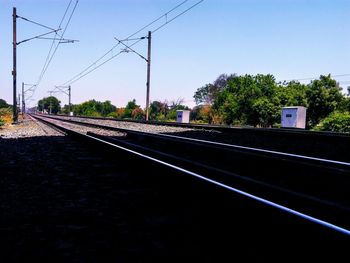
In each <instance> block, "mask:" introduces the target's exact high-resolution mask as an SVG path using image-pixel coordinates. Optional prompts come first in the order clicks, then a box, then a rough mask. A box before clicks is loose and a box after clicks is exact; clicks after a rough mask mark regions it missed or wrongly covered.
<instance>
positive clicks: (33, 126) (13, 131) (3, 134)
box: [0, 116, 63, 139]
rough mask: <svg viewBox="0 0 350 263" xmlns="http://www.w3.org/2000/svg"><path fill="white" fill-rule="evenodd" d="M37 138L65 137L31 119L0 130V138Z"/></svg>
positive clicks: (26, 118)
mask: <svg viewBox="0 0 350 263" xmlns="http://www.w3.org/2000/svg"><path fill="white" fill-rule="evenodd" d="M37 136H63V135H62V133H60V132H58V131H56V130H54V129H52V128H50V127H48V126H46V125H43V124H41V123H39V122H37V121H35V120H33V119H32V118H30V117H28V116H27V117H25V118H24V119H20V121H19V122H18V124H12V125H9V126H6V127H4V128H0V138H4V139H15V138H29V137H37Z"/></svg>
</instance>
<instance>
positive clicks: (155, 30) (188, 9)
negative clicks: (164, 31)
mask: <svg viewBox="0 0 350 263" xmlns="http://www.w3.org/2000/svg"><path fill="white" fill-rule="evenodd" d="M203 1H204V0H200V1H198V2H197V3H195V4H194V5H192V6H191V7H189V8H187V9H186V10H184V11H183V12H181V13H180V14H178V15H177V16H175V17H173V18H172V19H170V20H169V21H168V20H167V21H166V22H165V23H164V24H163V25H161V26H159V27H157V28H156V29H154V30H153V31H152V34H153V33H155V32H157V31H158V30H159V29H161V28H163V27H164V26H166V25H167V24H169V23H171V22H172V21H174V20H175V19H176V18H178V17H179V16H182V15H183V14H185V13H187V12H188V11H190V10H191V9H193V8H195V7H196V6H197V5H199V4H200V3H202V2H203Z"/></svg>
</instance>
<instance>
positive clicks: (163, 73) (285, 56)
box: [0, 0, 350, 107]
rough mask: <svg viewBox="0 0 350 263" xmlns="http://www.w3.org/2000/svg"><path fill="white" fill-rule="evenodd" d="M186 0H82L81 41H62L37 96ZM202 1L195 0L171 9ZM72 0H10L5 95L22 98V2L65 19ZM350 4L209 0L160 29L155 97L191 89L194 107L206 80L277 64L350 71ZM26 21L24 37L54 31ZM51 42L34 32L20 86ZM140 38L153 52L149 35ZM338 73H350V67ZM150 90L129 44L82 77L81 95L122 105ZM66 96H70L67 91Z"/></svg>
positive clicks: (72, 32)
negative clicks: (14, 25) (14, 24)
mask: <svg viewBox="0 0 350 263" xmlns="http://www.w3.org/2000/svg"><path fill="white" fill-rule="evenodd" d="M182 1H183V0H99V1H97V0H80V1H79V3H78V5H77V8H76V11H75V13H74V15H73V17H72V20H71V22H70V24H69V26H68V28H67V31H66V33H65V37H67V38H71V39H78V40H79V42H77V43H74V44H61V45H59V47H58V49H57V52H56V54H55V56H54V57H53V59H52V61H51V63H50V65H49V67H48V69H47V71H46V73H45V75H44V77H43V79H42V81H41V82H40V85H39V87H38V88H37V90H36V91H35V95H34V97H33V98H34V100H33V101H31V102H30V104H31V105H32V106H33V105H34V104H35V103H36V101H37V100H39V99H41V98H42V97H44V96H48V95H49V93H48V91H49V90H52V89H53V88H54V86H55V85H61V84H63V83H65V82H66V81H68V80H69V79H71V78H72V77H73V76H74V75H76V74H78V73H80V72H81V71H82V70H83V69H84V68H86V67H87V66H89V65H90V64H91V63H92V62H94V61H95V60H96V59H98V58H99V57H101V56H102V55H103V54H104V53H105V52H106V51H108V50H109V49H110V48H112V47H113V46H114V45H115V43H116V42H115V40H114V37H118V38H121V39H123V38H126V37H127V36H129V35H130V34H132V33H134V32H135V31H137V30H138V29H140V28H142V27H143V26H145V25H146V24H148V23H149V22H151V21H152V20H154V19H155V18H157V17H159V16H161V15H163V14H164V13H166V12H167V11H168V10H170V9H171V8H173V7H174V6H176V5H177V4H179V3H180V2H182ZM197 1H198V0H189V1H188V2H186V3H185V4H184V5H183V6H182V7H181V8H179V9H178V11H177V12H174V13H173V14H169V16H168V19H171V18H172V17H173V16H174V15H176V14H178V13H179V12H181V11H183V10H185V9H186V8H188V7H190V6H191V5H193V4H194V3H196V2H197ZM73 2H74V1H73ZM68 3H69V0H45V1H44V0H13V1H10V0H0V36H1V37H0V58H1V63H0V98H4V99H5V100H7V101H8V102H11V101H12V76H11V70H12V17H11V15H12V7H14V6H15V7H17V13H18V15H20V16H23V17H26V18H28V19H31V20H34V21H37V22H40V23H42V24H44V25H47V26H50V27H52V28H57V26H58V24H59V22H60V20H61V18H62V16H63V13H64V11H65V9H66V7H67V5H68ZM349 13H350V0H260V1H259V0H231V1H228V0H205V1H204V2H203V3H201V4H200V5H198V6H197V7H195V8H194V9H192V10H190V11H189V12H188V13H186V14H184V15H182V16H181V17H179V18H177V19H176V20H174V21H173V22H172V23H169V24H168V25H166V26H165V27H163V28H162V29H161V30H159V31H157V32H155V33H154V34H153V36H152V69H151V101H153V100H161V101H164V100H167V101H169V102H171V101H172V100H177V99H178V98H183V99H184V100H185V104H187V105H189V106H191V107H192V106H194V102H193V94H194V92H195V91H196V90H197V88H199V87H201V86H203V85H205V84H206V83H210V82H213V81H214V80H215V79H216V77H217V76H218V75H220V74H221V73H228V74H230V73H237V74H257V73H263V74H267V73H271V74H273V75H274V76H275V77H276V79H277V80H284V79H287V80H289V79H302V78H309V77H317V76H319V75H320V74H328V73H331V74H333V75H338V74H350V52H349V48H350V32H349V31H350V30H349V29H350V22H349V21H350V20H349ZM164 22H165V18H164V19H162V20H161V21H159V22H158V23H157V24H155V25H153V26H152V27H150V28H147V29H145V30H144V31H142V32H140V33H139V34H138V35H137V37H141V36H145V35H146V34H147V31H148V30H153V29H155V28H156V27H157V26H159V25H161V24H162V23H164ZM17 31H18V41H20V40H23V39H26V38H29V37H32V36H35V35H39V34H41V33H45V32H47V31H46V29H43V28H41V27H38V26H35V25H33V24H30V23H28V22H25V21H23V20H18V23H17ZM131 43H132V42H129V44H131ZM50 45H51V41H46V40H32V41H30V42H26V43H23V44H20V45H19V46H18V58H17V64H18V85H17V88H18V89H20V88H21V83H22V82H25V83H35V82H36V81H37V80H38V77H39V75H40V72H41V70H42V68H43V65H44V62H45V59H46V57H47V54H48V52H49V49H50ZM121 48H122V47H121V46H120V47H119V46H118V47H117V48H116V49H115V50H114V53H113V54H116V53H118V52H119V51H120V50H121ZM133 48H134V49H135V50H137V52H139V53H141V54H142V55H144V56H146V55H147V41H146V40H144V41H141V42H140V43H138V44H137V45H135V46H134V47H133ZM337 80H339V81H341V83H346V82H344V81H349V80H350V75H348V76H344V77H338V78H337ZM348 85H350V84H347V85H345V84H344V85H343V86H348ZM145 93H146V62H145V61H144V60H142V59H141V58H140V57H138V56H137V55H135V54H133V53H122V54H121V55H119V56H117V57H116V58H114V59H113V60H111V61H110V62H108V63H106V64H105V65H103V66H102V67H100V68H99V69H97V70H95V71H94V72H92V73H91V74H88V75H87V76H85V77H83V78H81V79H80V80H78V81H76V82H74V83H73V84H72V102H73V103H81V102H83V101H86V100H88V99H97V100H100V101H104V100H111V101H112V103H113V104H115V105H117V106H118V107H122V106H125V105H126V103H127V102H128V101H129V100H131V99H136V101H137V103H138V104H140V105H141V106H144V105H145ZM56 96H57V97H59V98H60V100H61V101H62V103H63V104H65V103H67V102H68V98H67V96H66V95H64V94H57V95H56Z"/></svg>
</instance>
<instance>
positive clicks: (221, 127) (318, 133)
mask: <svg viewBox="0 0 350 263" xmlns="http://www.w3.org/2000/svg"><path fill="white" fill-rule="evenodd" d="M56 116H59V117H65V118H83V119H93V120H109V121H115V122H131V123H140V124H150V125H159V126H163V125H164V126H172V127H185V128H194V129H206V130H217V131H221V132H226V133H230V132H237V131H252V132H267V133H281V134H285V133H289V134H295V135H306V136H321V137H339V138H348V139H350V134H346V133H339V132H325V131H309V130H300V129H297V128H290V129H287V128H254V127H236V126H229V125H212V124H195V123H176V122H162V121H144V120H130V119H116V118H109V117H89V116H79V115H77V116H68V115H63V114H59V115H56Z"/></svg>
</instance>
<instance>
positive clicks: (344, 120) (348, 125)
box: [314, 111, 350, 133]
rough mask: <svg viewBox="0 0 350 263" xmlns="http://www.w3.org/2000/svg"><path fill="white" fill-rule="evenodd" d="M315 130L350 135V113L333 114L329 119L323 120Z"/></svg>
mask: <svg viewBox="0 0 350 263" xmlns="http://www.w3.org/2000/svg"><path fill="white" fill-rule="evenodd" d="M314 130H315V131H334V132H347V133H350V113H349V112H338V111H337V112H332V113H331V114H330V115H329V116H328V117H326V118H325V119H323V120H322V121H321V122H320V123H319V124H318V125H317V126H316V127H315V128H314Z"/></svg>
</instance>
